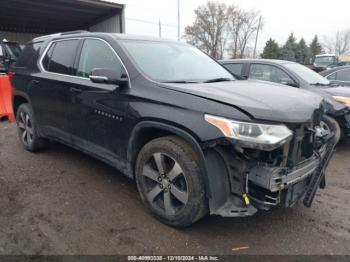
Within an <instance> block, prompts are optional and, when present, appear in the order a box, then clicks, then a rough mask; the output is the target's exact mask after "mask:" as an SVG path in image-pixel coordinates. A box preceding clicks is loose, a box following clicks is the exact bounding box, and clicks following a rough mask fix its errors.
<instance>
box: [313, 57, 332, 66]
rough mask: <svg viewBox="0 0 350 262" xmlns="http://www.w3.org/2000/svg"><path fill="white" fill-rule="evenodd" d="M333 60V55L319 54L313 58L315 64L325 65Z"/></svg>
mask: <svg viewBox="0 0 350 262" xmlns="http://www.w3.org/2000/svg"><path fill="white" fill-rule="evenodd" d="M334 60H335V59H334V56H320V57H316V58H315V64H317V65H325V66H327V65H331V64H333V63H334Z"/></svg>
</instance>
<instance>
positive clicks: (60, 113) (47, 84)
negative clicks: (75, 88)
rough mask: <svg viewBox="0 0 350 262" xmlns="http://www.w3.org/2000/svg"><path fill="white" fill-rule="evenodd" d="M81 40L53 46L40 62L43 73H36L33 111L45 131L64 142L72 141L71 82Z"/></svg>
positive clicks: (31, 91) (49, 47)
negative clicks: (70, 132)
mask: <svg viewBox="0 0 350 262" xmlns="http://www.w3.org/2000/svg"><path fill="white" fill-rule="evenodd" d="M79 44H80V40H78V39H66V40H59V41H54V42H52V43H50V45H49V46H48V48H47V49H46V53H44V56H43V57H42V60H41V61H40V62H39V63H40V66H41V67H42V68H41V70H42V72H40V73H37V74H33V80H32V83H31V89H30V90H29V93H30V97H31V99H32V104H33V107H34V108H33V109H34V112H35V116H36V118H37V122H38V123H39V124H40V126H41V127H42V130H43V132H44V133H45V134H46V135H48V136H53V137H56V138H59V139H61V140H64V141H69V140H70V135H69V131H70V127H69V116H70V111H71V107H70V105H71V103H70V90H69V88H70V82H71V81H72V79H73V78H74V75H75V72H74V70H73V67H74V63H75V58H76V54H77V50H78V47H79Z"/></svg>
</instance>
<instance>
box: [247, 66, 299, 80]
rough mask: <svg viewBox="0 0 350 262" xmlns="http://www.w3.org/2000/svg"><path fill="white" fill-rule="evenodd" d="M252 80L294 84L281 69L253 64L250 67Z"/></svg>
mask: <svg viewBox="0 0 350 262" xmlns="http://www.w3.org/2000/svg"><path fill="white" fill-rule="evenodd" d="M249 78H250V79H257V80H263V81H269V82H275V83H282V82H294V81H293V80H292V79H291V78H290V77H289V76H288V75H287V74H286V73H285V72H283V71H282V70H281V69H279V68H277V67H275V66H271V65H262V64H252V65H251V67H250V74H249Z"/></svg>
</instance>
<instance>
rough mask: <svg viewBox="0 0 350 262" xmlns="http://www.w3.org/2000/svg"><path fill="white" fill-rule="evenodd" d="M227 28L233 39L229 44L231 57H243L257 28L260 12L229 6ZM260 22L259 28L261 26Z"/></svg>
mask: <svg viewBox="0 0 350 262" xmlns="http://www.w3.org/2000/svg"><path fill="white" fill-rule="evenodd" d="M228 15H229V18H228V21H229V22H228V28H229V30H230V32H231V37H232V39H233V41H232V43H231V44H230V47H229V49H230V51H231V56H232V58H243V57H244V56H245V52H246V49H247V46H248V44H249V42H250V40H251V39H252V36H253V35H255V34H256V33H257V30H259V26H258V25H259V18H260V16H261V15H260V13H259V12H256V11H245V10H241V9H238V8H237V7H235V6H231V7H230V9H229V13H228ZM262 26H263V25H262V24H261V25H260V28H262Z"/></svg>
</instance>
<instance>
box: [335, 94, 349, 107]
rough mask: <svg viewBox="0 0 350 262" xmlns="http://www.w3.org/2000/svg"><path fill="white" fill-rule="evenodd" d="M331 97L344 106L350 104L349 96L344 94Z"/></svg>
mask: <svg viewBox="0 0 350 262" xmlns="http://www.w3.org/2000/svg"><path fill="white" fill-rule="evenodd" d="M333 99H334V100H335V101H337V102H339V103H342V104H344V105H346V106H350V97H346V96H333Z"/></svg>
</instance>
